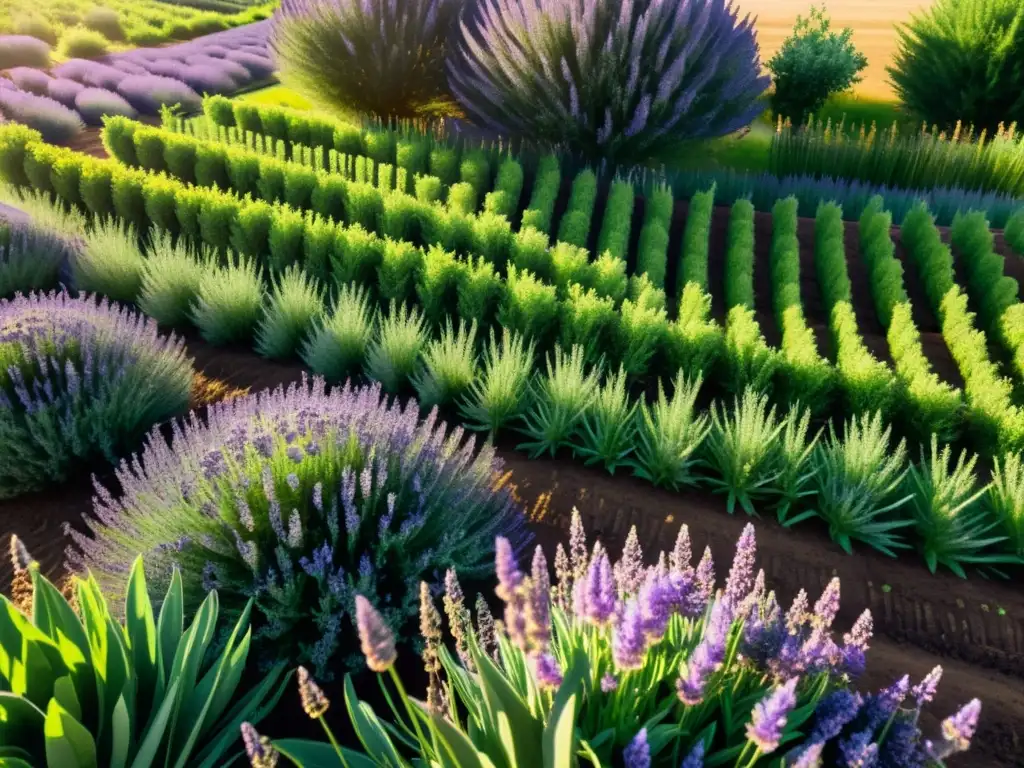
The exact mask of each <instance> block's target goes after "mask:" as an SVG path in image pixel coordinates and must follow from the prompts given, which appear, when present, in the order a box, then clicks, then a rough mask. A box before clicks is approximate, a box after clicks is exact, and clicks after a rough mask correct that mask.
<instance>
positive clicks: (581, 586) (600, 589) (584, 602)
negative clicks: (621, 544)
mask: <svg viewBox="0 0 1024 768" xmlns="http://www.w3.org/2000/svg"><path fill="white" fill-rule="evenodd" d="M615 606H616V597H615V578H614V576H613V575H612V566H611V563H610V562H609V560H608V554H607V553H606V552H605V551H604V550H600V551H595V556H594V558H593V559H592V560H591V563H590V568H589V569H588V570H587V574H586V579H585V580H583V581H580V582H578V583H577V584H576V595H575V612H576V615H577V616H578V617H579V618H580V619H583V620H584V621H588V622H590V623H591V624H595V625H597V626H602V625H604V624H607V623H608V621H609V620H610V619H611V617H612V616H613V615H614V613H615Z"/></svg>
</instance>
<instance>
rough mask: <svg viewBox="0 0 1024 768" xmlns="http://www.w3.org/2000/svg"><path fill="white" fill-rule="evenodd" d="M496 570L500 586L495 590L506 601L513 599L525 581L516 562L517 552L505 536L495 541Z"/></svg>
mask: <svg viewBox="0 0 1024 768" xmlns="http://www.w3.org/2000/svg"><path fill="white" fill-rule="evenodd" d="M494 561H495V570H496V571H497V576H498V586H497V587H496V588H495V590H494V591H495V592H496V593H497V595H498V597H500V598H501V599H502V600H504V601H505V602H508V601H510V600H511V599H512V595H513V594H515V591H516V590H517V589H519V585H520V584H522V582H523V574H522V572H521V571H520V570H519V566H518V565H517V563H516V556H515V552H514V551H513V549H512V544H511V543H510V542H509V540H508V539H506V538H505V537H504V536H499V537H498V538H497V540H496V541H495V558H494Z"/></svg>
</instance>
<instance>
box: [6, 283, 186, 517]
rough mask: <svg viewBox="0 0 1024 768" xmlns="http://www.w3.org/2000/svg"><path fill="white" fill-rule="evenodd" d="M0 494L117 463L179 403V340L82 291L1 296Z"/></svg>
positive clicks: (182, 388)
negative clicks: (80, 293) (78, 295)
mask: <svg viewBox="0 0 1024 768" xmlns="http://www.w3.org/2000/svg"><path fill="white" fill-rule="evenodd" d="M0 329H2V330H0V498H10V497H12V496H16V495H18V494H20V493H26V492H29V491H33V490H38V489H41V488H43V487H44V486H46V485H48V484H50V485H52V484H54V483H59V482H61V481H63V480H64V479H66V478H67V477H68V475H69V474H70V473H71V472H72V471H74V470H77V469H81V468H83V467H89V466H90V462H92V466H95V462H96V461H97V460H101V461H106V462H110V463H113V462H116V461H117V460H118V459H120V458H122V457H124V456H125V455H126V454H128V453H129V452H131V451H133V450H135V448H136V447H137V446H138V444H139V442H140V441H141V440H142V438H143V436H144V435H145V433H146V432H147V431H148V430H149V429H150V428H151V427H152V426H153V425H154V424H157V423H159V422H162V421H164V420H166V419H170V418H172V417H174V416H177V415H179V414H181V413H183V412H184V411H185V409H186V408H187V407H188V404H189V395H190V394H191V388H192V363H191V361H190V360H189V358H188V357H186V355H185V350H184V345H183V343H182V342H181V340H180V339H176V338H174V337H166V336H161V335H160V334H159V333H158V331H157V327H156V324H155V323H153V322H151V321H150V320H148V319H146V318H145V317H143V316H142V315H139V314H137V313H134V312H130V311H128V310H126V309H124V308H123V307H119V306H117V305H111V304H109V303H107V302H98V301H97V300H96V299H95V298H93V297H91V296H88V295H84V296H82V297H81V298H77V299H72V298H70V297H69V296H68V294H67V293H60V294H57V293H51V294H32V295H30V296H27V297H26V296H19V297H16V298H15V299H13V300H10V301H8V300H0Z"/></svg>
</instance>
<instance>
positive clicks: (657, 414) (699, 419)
mask: <svg viewBox="0 0 1024 768" xmlns="http://www.w3.org/2000/svg"><path fill="white" fill-rule="evenodd" d="M701 382H702V379H701V377H700V376H699V375H698V376H697V377H696V378H694V379H691V380H688V379H687V378H686V375H685V373H684V372H683V371H682V370H680V371H679V373H678V374H677V375H676V377H675V379H674V381H673V383H672V389H673V392H672V397H671V398H668V397H667V396H666V395H665V387H664V382H662V381H660V380H659V382H658V399H657V401H656V402H655V403H654V404H653V405H648V404H647V403H645V402H642V403H641V404H640V410H639V411H638V412H637V417H636V419H637V430H636V431H637V441H636V455H635V457H634V458H633V459H631V460H630V462H629V464H630V466H631V467H633V473H634V474H635V475H636V476H637V477H641V478H643V479H644V480H648V481H650V482H651V483H654V485H660V486H665V487H667V488H671V489H673V490H678V488H679V487H680V486H681V485H694V484H696V481H697V478H696V475H695V473H694V470H695V468H696V466H697V461H698V451H699V449H700V447H701V445H702V444H703V442H704V438H705V437H706V436H707V433H708V430H709V429H710V426H709V423H708V417H707V415H698V414H697V410H696V408H695V405H696V402H697V395H698V394H699V393H700V386H701Z"/></svg>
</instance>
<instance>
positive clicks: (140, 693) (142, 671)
mask: <svg viewBox="0 0 1024 768" xmlns="http://www.w3.org/2000/svg"><path fill="white" fill-rule="evenodd" d="M124 614H125V631H126V633H127V635H128V647H129V649H130V650H131V658H132V668H133V669H134V670H135V679H136V681H137V683H138V690H137V692H136V712H149V711H150V708H151V707H152V705H153V693H154V691H155V690H156V678H157V661H156V654H157V636H156V622H155V621H154V619H153V605H152V603H151V602H150V600H149V593H148V592H147V591H146V572H145V569H144V568H143V565H142V558H141V557H139V558H137V559H136V560H135V563H134V564H133V565H132V572H131V575H130V576H129V577H128V590H127V595H126V597H125V604H124Z"/></svg>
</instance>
